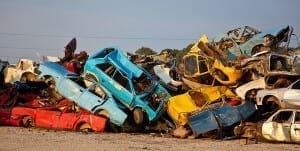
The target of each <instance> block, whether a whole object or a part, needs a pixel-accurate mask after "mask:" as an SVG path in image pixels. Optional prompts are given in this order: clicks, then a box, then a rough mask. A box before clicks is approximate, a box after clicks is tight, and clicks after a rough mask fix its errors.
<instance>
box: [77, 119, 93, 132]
mask: <svg viewBox="0 0 300 151" xmlns="http://www.w3.org/2000/svg"><path fill="white" fill-rule="evenodd" d="M85 126H86V128H85ZM76 131H85V132H90V131H92V128H91V126H90V124H89V123H87V122H86V121H81V122H79V123H78V124H77V125H76Z"/></svg>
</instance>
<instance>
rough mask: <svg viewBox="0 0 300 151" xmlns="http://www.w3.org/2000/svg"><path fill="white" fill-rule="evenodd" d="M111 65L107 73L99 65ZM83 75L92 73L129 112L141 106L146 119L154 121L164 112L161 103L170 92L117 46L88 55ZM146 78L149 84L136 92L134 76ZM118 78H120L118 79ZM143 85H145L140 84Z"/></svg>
mask: <svg viewBox="0 0 300 151" xmlns="http://www.w3.org/2000/svg"><path fill="white" fill-rule="evenodd" d="M106 64H109V66H111V67H114V70H113V73H111V74H109V73H107V71H104V69H101V68H99V66H104V65H106ZM84 74H85V76H93V77H94V78H96V79H97V81H98V82H99V83H100V84H101V85H103V86H104V87H105V88H106V89H107V90H108V91H110V92H111V93H112V95H113V96H114V97H115V98H116V99H118V100H119V101H120V102H121V104H122V106H124V107H126V108H127V109H129V110H130V111H133V110H134V109H136V108H141V109H143V111H145V113H146V114H147V116H148V120H149V121H150V122H151V121H154V120H156V119H157V118H159V117H160V116H161V115H162V114H163V113H164V112H165V103H166V102H167V101H168V99H169V97H170V94H169V93H168V91H167V90H166V89H165V88H163V87H162V86H161V85H160V84H159V83H158V82H157V81H154V80H153V79H152V78H151V75H150V73H148V72H147V71H145V70H144V69H143V68H141V67H138V66H137V65H135V64H134V63H132V62H131V61H130V60H129V59H128V57H127V56H125V54H123V52H122V51H121V50H119V48H117V47H107V48H103V49H101V50H98V51H97V52H95V53H94V54H92V55H91V56H90V57H89V58H88V60H87V61H86V64H85V67H84ZM142 76H144V77H143V78H144V79H147V81H148V83H151V84H149V85H150V87H148V88H147V90H142V91H139V92H138V91H137V89H136V87H135V84H134V79H139V78H140V79H141V77H142ZM120 79H122V81H121V80H120ZM144 86H148V84H147V85H144ZM154 96H156V97H157V98H153V97H154Z"/></svg>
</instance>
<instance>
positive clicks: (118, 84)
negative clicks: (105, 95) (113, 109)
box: [96, 62, 133, 107]
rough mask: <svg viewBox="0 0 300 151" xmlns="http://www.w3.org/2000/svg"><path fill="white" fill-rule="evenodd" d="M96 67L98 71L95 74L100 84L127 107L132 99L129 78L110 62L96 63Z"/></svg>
mask: <svg viewBox="0 0 300 151" xmlns="http://www.w3.org/2000/svg"><path fill="white" fill-rule="evenodd" d="M97 68H98V69H97V70H96V71H97V72H98V73H96V75H97V77H98V79H99V82H100V83H101V85H102V86H103V87H105V88H106V89H107V90H108V91H110V92H111V94H112V95H113V96H114V97H116V98H117V99H118V100H120V101H121V102H122V103H123V104H124V105H125V106H127V107H129V106H130V105H131V104H132V101H133V95H132V89H131V87H130V83H129V82H130V81H129V79H128V78H126V77H125V76H124V75H123V74H121V73H120V71H119V70H118V69H117V68H116V66H115V65H114V64H112V63H110V62H106V63H102V64H98V65H97Z"/></svg>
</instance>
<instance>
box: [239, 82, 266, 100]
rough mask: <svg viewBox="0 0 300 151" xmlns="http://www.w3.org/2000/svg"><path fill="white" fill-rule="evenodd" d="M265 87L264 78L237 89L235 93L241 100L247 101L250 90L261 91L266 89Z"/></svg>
mask: <svg viewBox="0 0 300 151" xmlns="http://www.w3.org/2000/svg"><path fill="white" fill-rule="evenodd" d="M265 87H266V84H265V79H264V78H263V77H260V78H258V79H256V80H253V81H250V82H247V83H245V84H243V85H241V86H239V87H237V88H236V89H235V92H236V94H237V95H238V96H239V97H240V98H242V99H245V98H246V94H247V92H249V91H250V90H260V89H264V88H265Z"/></svg>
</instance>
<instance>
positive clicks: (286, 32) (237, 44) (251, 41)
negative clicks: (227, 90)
mask: <svg viewBox="0 0 300 151" xmlns="http://www.w3.org/2000/svg"><path fill="white" fill-rule="evenodd" d="M292 32H293V28H292V27H291V26H289V25H283V26H279V27H275V28H271V29H268V30H265V31H259V30H257V29H255V28H252V27H249V26H244V27H240V28H236V29H233V30H229V31H228V32H227V33H225V34H220V35H218V36H217V37H215V38H214V39H213V42H214V43H215V44H217V45H219V47H220V49H222V50H223V51H225V52H226V54H227V59H228V60H229V61H232V60H234V59H236V58H237V57H239V56H241V55H245V56H251V55H254V54H256V53H258V52H261V51H268V52H270V51H274V50H276V48H278V47H279V46H281V47H283V46H285V47H287V46H288V45H289V40H290V36H291V35H292Z"/></svg>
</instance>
